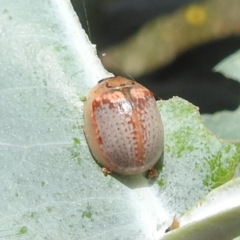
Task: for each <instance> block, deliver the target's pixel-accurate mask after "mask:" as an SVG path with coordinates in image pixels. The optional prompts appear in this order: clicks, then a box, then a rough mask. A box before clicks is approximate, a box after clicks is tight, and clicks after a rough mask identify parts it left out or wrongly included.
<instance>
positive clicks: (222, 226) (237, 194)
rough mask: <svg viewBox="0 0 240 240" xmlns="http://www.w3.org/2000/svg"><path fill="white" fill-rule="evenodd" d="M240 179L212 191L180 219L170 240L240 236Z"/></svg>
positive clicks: (163, 239) (227, 239)
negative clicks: (177, 227) (178, 226)
mask: <svg viewBox="0 0 240 240" xmlns="http://www.w3.org/2000/svg"><path fill="white" fill-rule="evenodd" d="M239 214H240V178H236V179H233V180H232V181H230V182H228V183H226V184H224V185H223V186H221V187H219V188H217V189H215V190H213V191H212V192H210V193H209V194H208V195H207V196H206V197H205V198H203V199H202V200H201V201H199V202H198V203H197V204H196V205H195V206H194V207H193V208H192V209H191V210H190V211H188V212H187V213H185V214H184V215H183V216H182V217H181V218H180V219H179V225H180V228H179V229H177V230H174V231H172V232H170V233H169V234H167V235H166V236H164V237H163V238H162V240H167V239H173V240H174V239H192V240H194V239H213V240H214V239H219V240H224V239H226V240H229V239H232V238H234V237H237V236H238V235H240V228H239V224H240V219H239Z"/></svg>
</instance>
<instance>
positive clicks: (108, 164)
mask: <svg viewBox="0 0 240 240" xmlns="http://www.w3.org/2000/svg"><path fill="white" fill-rule="evenodd" d="M83 111H84V133H85V137H86V140H87V143H88V146H89V148H90V150H91V153H92V155H93V157H94V158H95V159H96V160H97V161H98V162H99V163H100V165H102V166H103V169H104V172H105V173H106V174H109V173H111V172H116V173H120V174H123V175H133V174H139V173H142V172H146V171H148V170H152V168H153V166H154V165H155V164H156V163H157V162H158V160H159V159H160V157H161V155H162V152H163V138H164V133H163V124H162V120H161V116H160V113H159V110H158V108H157V104H156V101H155V98H154V96H153V93H152V92H151V91H150V90H148V89H147V88H145V87H144V86H142V85H141V84H139V83H137V82H136V81H133V80H130V79H127V78H124V77H119V76H118V77H110V78H106V79H102V80H100V81H99V82H98V84H97V85H96V86H95V87H93V88H92V89H91V90H90V92H89V93H88V96H87V98H86V101H85V103H84V110H83ZM152 172H154V171H152Z"/></svg>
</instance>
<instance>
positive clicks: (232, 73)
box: [214, 50, 240, 82]
mask: <svg viewBox="0 0 240 240" xmlns="http://www.w3.org/2000/svg"><path fill="white" fill-rule="evenodd" d="M239 67H240V50H239V51H237V52H236V53H234V54H232V55H230V56H229V57H227V58H225V59H224V60H223V61H221V62H220V63H219V64H218V65H217V66H216V67H215V68H214V70H215V71H217V72H221V73H222V74H223V75H225V76H226V77H228V78H232V79H234V80H236V81H239V82H240V68H239Z"/></svg>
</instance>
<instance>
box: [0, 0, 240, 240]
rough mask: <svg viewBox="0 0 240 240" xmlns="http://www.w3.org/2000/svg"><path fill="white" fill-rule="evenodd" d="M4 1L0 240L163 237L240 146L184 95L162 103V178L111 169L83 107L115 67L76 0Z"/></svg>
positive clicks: (226, 173) (219, 177)
mask: <svg viewBox="0 0 240 240" xmlns="http://www.w3.org/2000/svg"><path fill="white" fill-rule="evenodd" d="M0 6H1V8H0V9H1V10H0V15H1V23H0V33H1V38H0V43H1V44H0V55H1V58H0V67H1V73H0V75H1V78H0V92H1V95H0V98H1V101H0V114H1V119H0V165H1V168H0V176H1V186H0V194H1V196H2V197H1V206H0V215H1V218H0V225H1V231H0V237H1V238H3V239H4V238H5V239H6V238H7V237H9V236H11V238H12V239H17V238H18V237H19V236H21V237H22V238H25V239H100V238H102V239H110V240H111V239H112V240H113V239H138V240H141V239H142V240H148V239H149V240H150V239H151V240H152V239H158V238H159V237H160V236H162V235H163V234H164V230H165V228H166V227H167V226H168V224H169V222H170V221H171V219H172V217H173V216H174V215H175V214H176V213H183V212H185V211H186V210H188V209H189V208H190V207H191V206H192V205H193V204H195V203H196V202H197V201H198V200H199V199H200V198H202V197H203V196H204V195H205V194H207V193H208V192H209V191H210V190H211V189H212V188H214V187H216V186H219V185H221V184H223V183H224V182H226V181H228V180H229V179H231V177H232V176H233V174H234V171H235V168H236V165H237V164H238V162H239V159H240V147H239V144H233V143H228V142H224V141H222V140H220V139H218V138H216V137H215V136H213V135H212V134H211V133H210V132H209V131H208V130H206V129H205V128H204V126H203V124H202V122H201V118H200V115H199V113H198V111H197V109H196V107H194V106H193V105H191V104H190V103H188V102H187V101H184V100H182V99H180V98H173V99H171V100H169V101H161V102H160V103H159V108H160V112H161V115H162V118H163V123H164V128H165V153H164V159H163V166H162V167H161V169H159V170H160V175H159V177H158V178H157V179H155V180H148V179H146V178H145V177H144V176H142V175H140V176H132V177H123V176H118V175H112V176H107V177H105V176H104V175H103V174H102V172H101V168H100V167H99V165H97V164H96V162H95V161H94V159H93V158H92V156H91V154H90V151H89V149H88V146H87V144H86V141H85V138H84V134H83V115H82V106H83V101H84V97H85V96H86V94H87V91H88V90H89V88H90V87H92V86H93V85H95V84H96V83H97V82H98V80H100V79H102V78H105V77H107V76H110V74H109V73H107V72H106V71H105V70H104V68H103V67H102V65H101V64H100V61H99V59H98V58H97V57H96V54H95V48H94V47H93V45H91V43H90V42H89V41H88V38H87V37H86V35H85V33H84V31H82V29H81V28H80V24H79V22H78V20H77V18H76V15H75V14H74V12H73V10H72V7H71V5H70V2H69V1H68V0H49V1H34V0H25V1H20V0H18V1H7V0H2V1H0Z"/></svg>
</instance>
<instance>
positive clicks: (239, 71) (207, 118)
mask: <svg viewBox="0 0 240 240" xmlns="http://www.w3.org/2000/svg"><path fill="white" fill-rule="evenodd" d="M214 70H215V71H218V72H221V73H222V74H223V75H225V76H226V77H228V78H231V79H235V80H236V81H239V82H240V51H237V52H236V53H234V54H232V55H231V56H229V57H227V58H226V59H224V60H223V61H222V62H220V63H219V64H218V65H217V66H216V67H215V68H214ZM239 119H240V106H239V107H238V109H236V110H235V111H222V112H218V113H215V114H213V115H210V114H204V115H203V120H204V123H205V124H206V126H207V127H208V128H209V129H211V131H213V132H214V133H215V134H216V135H218V136H219V137H222V138H224V139H228V140H232V141H240V131H239Z"/></svg>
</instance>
